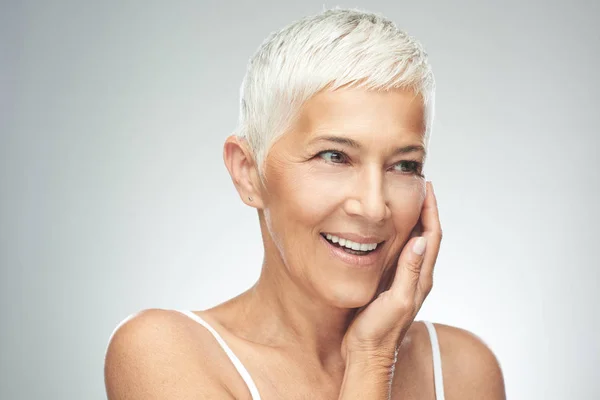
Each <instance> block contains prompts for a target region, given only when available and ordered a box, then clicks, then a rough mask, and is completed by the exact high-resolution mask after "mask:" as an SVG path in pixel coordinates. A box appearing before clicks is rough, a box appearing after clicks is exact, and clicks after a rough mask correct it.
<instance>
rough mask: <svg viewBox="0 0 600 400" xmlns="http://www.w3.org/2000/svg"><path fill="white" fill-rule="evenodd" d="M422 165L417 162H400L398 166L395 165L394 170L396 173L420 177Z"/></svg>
mask: <svg viewBox="0 0 600 400" xmlns="http://www.w3.org/2000/svg"><path fill="white" fill-rule="evenodd" d="M422 165H423V164H422V163H420V162H418V161H400V162H399V163H398V164H396V165H395V166H394V169H395V170H396V171H400V172H402V173H407V174H415V175H418V176H422V175H421V167H422ZM397 167H399V168H397Z"/></svg>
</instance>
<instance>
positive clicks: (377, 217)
mask: <svg viewBox="0 0 600 400" xmlns="http://www.w3.org/2000/svg"><path fill="white" fill-rule="evenodd" d="M345 209H346V212H347V213H348V214H349V215H357V216H361V217H363V218H365V219H366V220H368V221H369V222H371V223H373V224H380V223H382V222H383V221H385V219H386V218H388V216H389V213H390V209H389V207H388V204H387V200H386V194H385V188H384V179H383V174H382V172H381V171H380V170H379V171H377V170H370V171H365V172H364V173H363V174H360V176H357V179H356V182H355V184H354V185H353V188H352V193H351V195H350V196H349V198H348V200H347V201H346V203H345Z"/></svg>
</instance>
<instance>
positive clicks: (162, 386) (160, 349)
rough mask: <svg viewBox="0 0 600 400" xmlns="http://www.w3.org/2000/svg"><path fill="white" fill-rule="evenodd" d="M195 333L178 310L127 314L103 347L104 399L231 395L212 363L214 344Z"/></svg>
mask: <svg viewBox="0 0 600 400" xmlns="http://www.w3.org/2000/svg"><path fill="white" fill-rule="evenodd" d="M198 333H199V330H198V329H197V327H196V326H194V325H193V321H190V319H189V318H188V317H186V316H184V315H183V314H181V313H179V312H177V311H172V310H160V309H148V310H144V311H141V312H139V313H137V314H135V315H132V316H129V317H128V318H126V319H125V320H124V321H123V322H121V323H120V324H119V326H118V327H117V328H116V329H115V331H114V332H113V334H112V336H111V338H110V342H109V345H108V348H107V351H106V357H105V364H104V377H105V384H106V391H107V395H108V399H110V400H116V399H131V400H135V399H173V398H177V399H197V398H204V397H210V396H214V397H218V398H233V396H231V394H230V393H228V390H227V388H226V386H225V385H224V384H223V382H222V379H221V378H220V377H219V374H218V373H216V372H215V369H214V368H211V367H210V361H211V357H212V355H211V351H214V349H213V348H212V347H211V346H208V345H207V343H208V338H206V340H204V339H203V338H202V336H201V335H200V336H199V334H198ZM206 334H208V335H210V333H208V332H207V333H206Z"/></svg>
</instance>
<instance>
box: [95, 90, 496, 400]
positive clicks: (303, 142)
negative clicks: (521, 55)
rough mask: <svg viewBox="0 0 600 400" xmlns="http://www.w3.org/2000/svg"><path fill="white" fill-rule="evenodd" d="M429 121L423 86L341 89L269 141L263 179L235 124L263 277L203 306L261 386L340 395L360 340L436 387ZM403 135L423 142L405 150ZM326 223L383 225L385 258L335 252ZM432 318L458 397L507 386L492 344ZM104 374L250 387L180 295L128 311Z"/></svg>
mask: <svg viewBox="0 0 600 400" xmlns="http://www.w3.org/2000/svg"><path fill="white" fill-rule="evenodd" d="M424 132H425V124H424V109H423V106H422V100H421V99H420V98H419V96H416V95H415V94H414V93H412V92H410V91H404V90H392V91H389V92H371V91H364V90H360V89H340V90H337V91H334V92H323V93H320V94H318V95H316V96H315V97H313V98H312V99H310V100H309V101H307V102H306V103H305V104H304V106H303V107H302V109H301V110H300V112H299V114H298V118H297V119H296V120H295V121H294V123H293V124H292V126H291V127H290V129H289V131H288V132H286V133H285V134H284V135H283V136H282V137H281V138H280V139H279V140H278V141H277V142H276V143H274V144H273V146H272V147H271V149H270V151H269V153H268V155H267V158H266V161H265V164H264V180H261V179H260V175H259V172H258V169H257V166H256V164H255V163H254V160H253V157H252V155H251V152H250V151H249V149H248V146H247V144H246V143H245V142H244V141H243V140H240V139H238V138H237V137H234V136H232V137H229V138H228V139H227V141H226V143H225V146H224V160H225V164H226V166H227V168H228V170H229V172H230V174H231V177H232V180H233V182H234V184H235V186H236V188H237V190H238V192H239V195H240V198H241V199H242V201H244V202H245V203H246V204H248V205H249V206H251V207H254V208H256V209H257V211H258V215H259V221H260V226H261V232H262V236H263V242H264V250H265V258H264V263H263V268H262V272H261V275H260V278H259V280H258V281H257V282H256V284H255V285H254V286H253V287H252V288H250V289H249V290H248V291H246V292H244V293H242V294H240V295H239V296H237V297H235V298H233V299H231V300H229V301H227V302H225V303H222V304H220V305H218V306H216V307H214V308H211V309H207V310H203V311H198V312H197V314H198V315H201V316H202V318H204V319H205V320H206V321H207V322H209V323H210V324H211V325H212V326H213V327H214V328H215V329H216V330H217V331H218V332H219V334H221V336H222V337H223V339H224V340H225V341H226V342H227V343H228V345H229V346H230V347H231V348H232V350H233V351H234V352H235V353H236V355H237V356H238V357H239V358H240V360H241V361H242V363H243V364H244V366H245V367H246V368H247V369H248V371H249V372H250V374H251V376H252V378H253V380H254V381H255V383H256V384H257V386H258V388H259V391H260V393H261V397H262V398H263V399H280V398H285V399H303V398H311V399H336V398H338V396H340V388H341V387H342V384H343V383H344V374H345V372H346V371H347V370H348V365H349V364H348V361H349V359H356V358H354V355H356V354H367V355H368V357H369V359H370V360H371V359H373V357H380V358H381V359H385V360H391V362H392V363H391V364H390V365H389V366H392V365H394V367H395V373H394V375H393V381H392V385H391V398H392V399H431V398H433V397H434V388H433V371H432V360H431V357H432V356H431V345H430V341H429V336H428V333H427V330H426V328H425V326H424V324H423V323H421V322H413V319H414V316H415V315H416V313H417V312H418V310H419V308H420V307H421V304H422V303H423V301H424V299H425V297H426V296H427V294H428V293H429V291H430V290H431V284H432V276H433V267H434V264H435V259H436V257H437V253H438V249H439V243H440V241H441V228H440V225H439V217H438V214H437V203H436V200H435V195H434V193H433V190H432V189H433V188H432V185H431V184H430V183H427V182H426V180H425V178H424V176H423V175H422V169H421V167H420V164H423V163H424V162H425V152H426V143H425V142H424ZM326 138H329V139H326ZM332 138H333V139H332ZM348 140H351V141H352V142H353V143H354V144H355V145H350V144H348ZM406 146H412V148H413V149H412V151H410V152H404V153H397V152H395V151H394V149H398V148H406ZM250 199H251V200H250ZM322 232H350V233H354V234H359V235H363V236H372V237H376V238H377V239H378V240H377V241H384V242H383V244H382V245H381V247H380V249H379V251H380V258H379V259H378V261H377V263H376V265H373V266H370V267H369V268H358V267H353V266H349V265H348V264H346V263H345V262H344V261H343V260H341V259H339V258H336V257H332V256H331V254H330V252H329V249H328V247H327V246H328V245H327V244H325V243H324V242H323V239H322V237H321V235H320V234H321V233H322ZM416 236H424V237H426V238H427V248H426V250H425V254H424V255H423V256H417V255H415V254H414V253H412V252H411V249H412V245H413V244H414V243H415V241H416V240H417V237H416ZM380 293H384V294H383V295H381V296H379V294H380ZM399 305H400V306H399ZM395 321H397V322H395ZM436 330H437V333H438V337H439V342H440V348H441V353H442V364H443V373H444V389H445V394H446V398H447V399H481V398H486V399H505V397H506V396H505V390H504V382H503V378H502V373H501V371H500V367H499V364H498V361H497V359H496V357H495V356H494V354H493V353H492V352H491V350H490V349H489V348H488V347H487V346H486V345H485V344H484V343H483V342H482V341H481V340H480V339H479V338H478V337H477V336H475V335H473V334H472V333H470V332H468V331H465V330H462V329H459V328H455V327H451V326H447V325H443V324H436ZM398 344H399V348H398V357H397V359H396V361H395V364H394V361H393V350H394V348H395V347H396V345H398ZM381 349H391V350H392V357H391V358H390V353H389V351H388V352H386V351H385V350H381ZM377 354H378V355H377ZM105 380H106V387H107V393H108V397H109V399H125V398H126V399H142V398H143V399H166V398H179V399H188V398H189V399H192V398H198V397H202V398H211V396H212V398H236V399H248V398H250V397H249V396H250V394H249V392H248V389H247V387H246V385H245V383H244V382H243V380H242V379H241V377H240V375H239V374H238V373H237V371H236V370H235V368H234V367H233V365H232V364H231V362H230V361H229V359H228V358H227V356H226V355H225V354H224V352H223V351H222V350H221V348H220V347H219V346H218V344H217V343H216V341H215V339H214V338H213V337H212V335H211V334H210V333H209V332H208V331H207V330H206V329H205V328H204V327H202V326H201V325H199V324H198V323H196V322H194V321H192V320H191V319H190V318H187V317H186V316H183V315H182V314H180V313H177V312H174V311H169V310H157V309H153V310H145V311H143V312H141V313H139V314H137V315H135V316H133V317H132V318H130V319H128V320H126V321H124V322H123V323H122V325H121V326H120V327H118V329H117V330H116V331H115V333H114V335H113V337H112V339H111V342H110V345H109V348H108V351H107V356H106V363H105ZM344 384H346V383H344Z"/></svg>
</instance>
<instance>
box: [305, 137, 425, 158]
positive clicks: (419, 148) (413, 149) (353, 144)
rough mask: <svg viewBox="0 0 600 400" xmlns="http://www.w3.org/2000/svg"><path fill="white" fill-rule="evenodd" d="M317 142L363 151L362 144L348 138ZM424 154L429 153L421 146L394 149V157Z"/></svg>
mask: <svg viewBox="0 0 600 400" xmlns="http://www.w3.org/2000/svg"><path fill="white" fill-rule="evenodd" d="M315 142H333V143H337V144H341V145H343V146H348V147H352V148H354V149H359V150H360V149H361V148H362V146H361V145H360V143H358V142H357V141H356V140H353V139H350V138H346V137H340V136H319V137H318V138H316V139H315V140H313V143H315ZM418 151H420V152H422V153H423V156H427V151H425V148H424V147H423V146H421V145H414V144H411V145H408V146H402V147H397V148H396V149H394V151H393V153H392V154H393V155H397V154H408V153H413V152H418Z"/></svg>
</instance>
